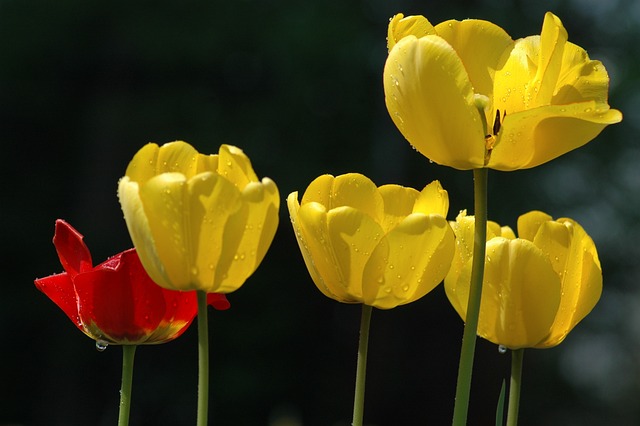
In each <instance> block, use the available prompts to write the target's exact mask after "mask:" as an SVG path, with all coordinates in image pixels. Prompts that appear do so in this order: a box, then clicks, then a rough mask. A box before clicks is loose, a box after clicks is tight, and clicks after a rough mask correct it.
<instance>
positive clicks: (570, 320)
mask: <svg viewBox="0 0 640 426" xmlns="http://www.w3.org/2000/svg"><path fill="white" fill-rule="evenodd" d="M534 243H535V244H536V245H537V246H538V247H540V248H541V249H542V250H543V251H544V252H546V253H548V254H549V258H550V259H551V261H552V264H553V265H554V268H555V269H556V273H557V274H558V275H559V276H560V277H561V280H562V299H561V301H560V307H559V309H558V313H557V315H556V318H555V321H554V324H553V326H552V327H551V333H550V334H549V335H548V336H547V337H546V338H545V340H544V341H542V342H540V343H539V344H538V345H536V347H538V348H548V347H552V346H556V345H558V344H560V343H561V342H562V341H563V340H564V339H565V337H566V336H567V334H568V333H569V332H570V331H571V330H572V329H573V328H574V327H575V326H576V324H578V323H579V322H580V321H581V320H582V319H583V318H584V317H585V316H586V315H587V314H588V313H589V312H591V310H592V309H593V307H594V306H595V305H596V303H597V302H598V300H599V299H600V295H601V293H602V269H601V267H600V261H599V259H598V254H597V252H596V249H595V245H594V243H593V240H592V239H591V237H589V235H587V233H586V232H585V231H584V229H583V228H582V227H581V226H580V225H579V224H578V223H576V222H575V221H573V220H571V219H558V220H557V221H550V222H545V223H544V224H543V225H542V226H541V227H540V229H539V231H538V234H537V235H536V238H535V241H534Z"/></svg>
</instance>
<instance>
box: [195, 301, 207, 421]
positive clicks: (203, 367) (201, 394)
mask: <svg viewBox="0 0 640 426" xmlns="http://www.w3.org/2000/svg"><path fill="white" fill-rule="evenodd" d="M196 293H197V295H198V419H197V426H207V422H208V416H209V323H208V321H207V293H205V292H204V291H201V290H197V291H196Z"/></svg>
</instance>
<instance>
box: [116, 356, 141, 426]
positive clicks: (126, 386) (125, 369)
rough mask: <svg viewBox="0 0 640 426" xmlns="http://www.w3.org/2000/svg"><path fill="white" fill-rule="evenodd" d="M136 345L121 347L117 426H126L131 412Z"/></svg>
mask: <svg viewBox="0 0 640 426" xmlns="http://www.w3.org/2000/svg"><path fill="white" fill-rule="evenodd" d="M136 348H137V346H136V345H123V346H122V385H121V386H120V413H119V414H118V426H128V424H129V412H130V411H131V385H132V382H133V360H134V357H135V355H136Z"/></svg>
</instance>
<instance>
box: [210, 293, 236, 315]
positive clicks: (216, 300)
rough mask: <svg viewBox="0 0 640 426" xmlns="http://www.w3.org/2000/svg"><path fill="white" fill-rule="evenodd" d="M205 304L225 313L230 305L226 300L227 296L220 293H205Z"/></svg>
mask: <svg viewBox="0 0 640 426" xmlns="http://www.w3.org/2000/svg"><path fill="white" fill-rule="evenodd" d="M207 304H209V305H211V306H213V307H214V309H217V310H219V311H226V310H227V309H229V308H230V307H231V303H229V301H228V300H227V296H225V295H224V294H220V293H207Z"/></svg>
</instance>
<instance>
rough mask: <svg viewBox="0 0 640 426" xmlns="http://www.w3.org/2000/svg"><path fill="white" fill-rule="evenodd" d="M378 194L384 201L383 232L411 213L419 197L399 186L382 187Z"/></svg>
mask: <svg viewBox="0 0 640 426" xmlns="http://www.w3.org/2000/svg"><path fill="white" fill-rule="evenodd" d="M379 193H380V195H381V196H382V199H383V200H384V220H383V222H382V227H383V229H384V231H385V232H388V231H389V230H391V229H393V228H395V227H396V226H397V225H398V224H399V223H400V222H402V221H403V220H404V218H405V217H407V216H408V215H409V214H411V213H412V211H413V208H414V205H415V203H416V200H417V198H418V195H419V192H418V191H416V190H415V189H413V188H407V187H404V186H400V185H382V186H381V187H380V188H379Z"/></svg>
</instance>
